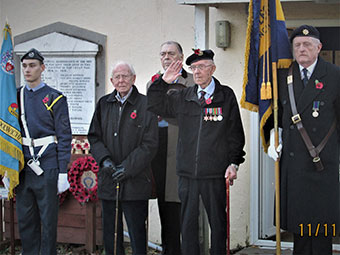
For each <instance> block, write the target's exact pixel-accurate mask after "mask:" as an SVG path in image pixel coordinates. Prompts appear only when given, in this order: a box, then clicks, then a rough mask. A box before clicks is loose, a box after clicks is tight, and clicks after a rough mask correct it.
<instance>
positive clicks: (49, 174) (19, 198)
mask: <svg viewBox="0 0 340 255" xmlns="http://www.w3.org/2000/svg"><path fill="white" fill-rule="evenodd" d="M43 61H44V57H43V56H42V55H41V53H40V52H39V51H38V50H36V49H31V50H29V51H28V52H27V53H26V54H25V55H24V56H23V57H22V58H21V62H22V65H21V66H22V72H23V75H24V78H25V85H24V86H22V87H21V88H19V89H18V93H19V94H20V96H19V104H20V112H21V118H20V119H19V120H20V126H21V136H22V145H23V151H24V158H25V166H24V169H23V170H22V171H21V172H20V183H19V185H18V186H17V187H16V210H17V216H18V226H19V234H20V238H21V244H22V254H28V255H36V254H49V255H55V254H57V249H56V242H57V221H58V208H59V200H58V193H62V192H64V191H65V190H67V189H68V187H69V183H68V179H67V164H68V163H69V161H70V156H71V140H72V135H71V127H70V120H69V113H68V107H67V101H66V97H65V96H63V94H62V93H61V92H59V91H57V90H55V89H53V88H51V87H50V86H48V85H47V84H45V83H44V82H43V81H42V80H41V74H42V72H43V71H44V70H45V65H44V63H43Z"/></svg>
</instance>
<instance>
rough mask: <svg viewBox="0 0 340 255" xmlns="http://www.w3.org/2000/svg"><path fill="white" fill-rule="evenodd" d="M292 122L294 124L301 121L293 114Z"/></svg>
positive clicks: (298, 116) (298, 115)
mask: <svg viewBox="0 0 340 255" xmlns="http://www.w3.org/2000/svg"><path fill="white" fill-rule="evenodd" d="M292 121H293V123H294V124H297V123H299V122H300V121H301V117H300V114H295V115H294V116H292Z"/></svg>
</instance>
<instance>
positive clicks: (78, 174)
mask: <svg viewBox="0 0 340 255" xmlns="http://www.w3.org/2000/svg"><path fill="white" fill-rule="evenodd" d="M98 170H99V167H98V164H97V162H96V161H95V159H94V158H93V157H91V156H85V157H82V158H78V159H77V160H75V161H73V163H72V166H71V169H70V171H69V172H68V181H69V183H70V188H69V190H70V192H71V193H72V194H73V196H74V198H75V199H77V200H78V201H79V202H80V203H86V202H89V201H97V200H98V197H97V188H98V183H97V173H98ZM88 171H92V172H93V174H94V175H95V180H94V181H95V183H94V185H92V184H91V185H89V186H91V188H88V187H86V185H85V186H84V182H83V181H82V176H83V175H84V174H87V172H88ZM90 181H93V180H90Z"/></svg>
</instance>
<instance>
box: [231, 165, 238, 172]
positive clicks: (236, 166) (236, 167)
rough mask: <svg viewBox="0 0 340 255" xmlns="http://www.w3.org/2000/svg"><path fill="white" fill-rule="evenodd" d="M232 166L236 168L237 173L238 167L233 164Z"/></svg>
mask: <svg viewBox="0 0 340 255" xmlns="http://www.w3.org/2000/svg"><path fill="white" fill-rule="evenodd" d="M230 165H231V166H233V167H235V169H236V171H238V165H236V164H234V163H231V164H230Z"/></svg>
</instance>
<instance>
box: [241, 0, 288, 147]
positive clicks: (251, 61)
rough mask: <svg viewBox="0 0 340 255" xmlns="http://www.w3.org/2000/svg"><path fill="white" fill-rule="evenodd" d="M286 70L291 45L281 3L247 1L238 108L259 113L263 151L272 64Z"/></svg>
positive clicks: (266, 145)
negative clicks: (241, 91)
mask: <svg viewBox="0 0 340 255" xmlns="http://www.w3.org/2000/svg"><path fill="white" fill-rule="evenodd" d="M273 62H275V63H277V68H288V67H289V66H290V64H291V62H292V56H291V50H290V43H289V39H288V33H287V30H286V23H285V18H284V14H283V10H282V6H281V3H280V0H255V1H254V0H250V2H249V17H248V27H247V38H246V51H245V68H244V77H243V93H242V98H241V102H240V103H241V106H242V107H243V108H245V109H248V110H250V111H255V112H259V117H260V135H261V138H262V145H263V148H264V151H265V152H267V149H268V139H267V136H265V132H264V126H265V125H266V122H267V120H268V119H269V117H270V116H271V115H272V113H273V110H272V105H273V104H272V86H271V84H272V63H273Z"/></svg>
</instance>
